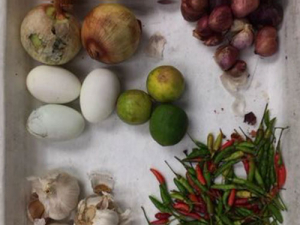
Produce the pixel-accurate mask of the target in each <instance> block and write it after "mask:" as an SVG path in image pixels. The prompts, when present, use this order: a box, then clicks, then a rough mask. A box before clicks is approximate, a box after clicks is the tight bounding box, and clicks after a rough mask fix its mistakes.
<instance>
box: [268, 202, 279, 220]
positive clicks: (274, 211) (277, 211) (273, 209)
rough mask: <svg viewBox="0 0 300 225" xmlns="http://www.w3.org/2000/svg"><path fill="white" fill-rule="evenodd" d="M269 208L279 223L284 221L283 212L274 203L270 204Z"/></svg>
mask: <svg viewBox="0 0 300 225" xmlns="http://www.w3.org/2000/svg"><path fill="white" fill-rule="evenodd" d="M268 209H269V210H270V212H271V213H272V215H273V216H274V218H275V219H276V220H278V221H279V223H283V217H282V214H281V212H280V211H279V210H278V209H277V208H276V207H275V206H274V205H272V204H270V205H268Z"/></svg>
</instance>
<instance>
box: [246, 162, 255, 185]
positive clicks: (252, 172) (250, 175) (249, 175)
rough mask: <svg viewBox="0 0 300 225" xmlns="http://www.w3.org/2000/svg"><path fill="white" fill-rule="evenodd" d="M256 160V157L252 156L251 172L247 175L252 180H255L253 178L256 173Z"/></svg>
mask: <svg viewBox="0 0 300 225" xmlns="http://www.w3.org/2000/svg"><path fill="white" fill-rule="evenodd" d="M255 168H256V167H255V162H254V159H253V158H252V157H251V158H250V159H249V173H248V175H247V179H248V181H250V182H253V179H254V175H255Z"/></svg>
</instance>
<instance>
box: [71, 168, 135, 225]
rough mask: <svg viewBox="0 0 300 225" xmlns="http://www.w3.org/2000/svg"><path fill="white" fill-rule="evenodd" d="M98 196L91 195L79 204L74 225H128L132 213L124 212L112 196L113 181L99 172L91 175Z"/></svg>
mask: <svg viewBox="0 0 300 225" xmlns="http://www.w3.org/2000/svg"><path fill="white" fill-rule="evenodd" d="M90 179H91V183H92V187H93V190H94V192H95V193H96V195H91V196H89V197H87V198H85V199H83V200H82V201H80V202H79V204H78V211H77V214H76V217H75V223H74V225H128V224H130V220H129V216H130V211H129V210H126V211H125V212H122V211H121V210H120V209H119V208H118V205H117V204H116V203H115V202H114V199H113V196H112V195H111V194H110V193H111V192H112V189H113V185H114V182H113V179H112V178H111V177H110V176H109V175H103V174H100V173H97V172H93V173H91V174H90Z"/></svg>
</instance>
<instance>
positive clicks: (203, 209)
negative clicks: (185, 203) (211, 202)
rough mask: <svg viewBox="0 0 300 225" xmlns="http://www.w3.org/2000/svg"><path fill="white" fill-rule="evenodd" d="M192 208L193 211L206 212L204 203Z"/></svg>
mask: <svg viewBox="0 0 300 225" xmlns="http://www.w3.org/2000/svg"><path fill="white" fill-rule="evenodd" d="M193 210H194V211H195V212H198V213H201V214H206V213H207V209H206V206H205V205H194V208H193Z"/></svg>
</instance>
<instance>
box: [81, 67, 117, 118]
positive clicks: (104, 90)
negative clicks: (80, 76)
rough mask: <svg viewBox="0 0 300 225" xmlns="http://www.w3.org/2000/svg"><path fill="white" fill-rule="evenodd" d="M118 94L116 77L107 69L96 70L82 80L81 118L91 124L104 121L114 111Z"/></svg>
mask: <svg viewBox="0 0 300 225" xmlns="http://www.w3.org/2000/svg"><path fill="white" fill-rule="evenodd" d="M119 94H120V82H119V80H118V78H117V76H116V75H115V74H114V73H113V72H111V71H109V70H107V69H96V70H94V71H92V72H91V73H90V74H89V75H88V76H87V77H86V79H85V80H84V82H83V84H82V88H81V93H80V106H81V111H82V114H83V116H84V117H85V118H86V120H87V121H89V122H91V123H98V122H101V121H103V120H105V119H106V118H107V117H109V115H110V114H111V113H112V112H113V111H114V109H115V106H116V101H117V98H118V96H119Z"/></svg>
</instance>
